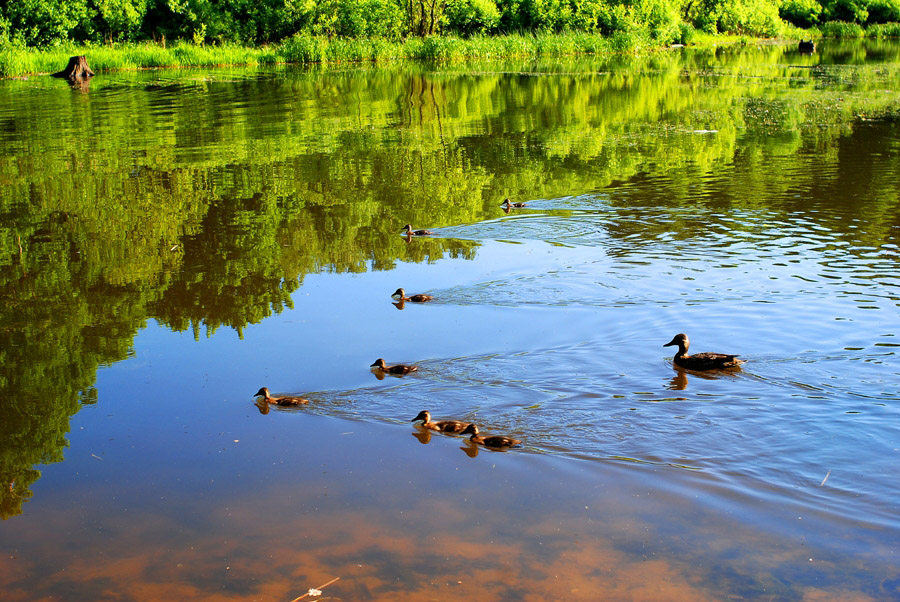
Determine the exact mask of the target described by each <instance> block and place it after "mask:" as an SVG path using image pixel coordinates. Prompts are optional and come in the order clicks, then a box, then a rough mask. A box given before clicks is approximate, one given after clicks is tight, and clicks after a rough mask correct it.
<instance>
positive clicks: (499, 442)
mask: <svg viewBox="0 0 900 602" xmlns="http://www.w3.org/2000/svg"><path fill="white" fill-rule="evenodd" d="M460 434H461V435H470V437H469V440H470V441H471V442H472V443H480V444H481V445H483V446H485V447H492V448H494V449H502V448H504V447H513V446H514V445H519V444H520V443H522V442H521V441H519V440H518V439H513V438H512V437H504V436H503V435H491V436H490V437H482V436H481V435H479V434H478V426H476V425H475V423H474V422H473V423H472V424H470V425H469V426H467V427H466V428H465V429H463V431H462V432H461V433H460Z"/></svg>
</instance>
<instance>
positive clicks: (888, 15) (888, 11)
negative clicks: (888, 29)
mask: <svg viewBox="0 0 900 602" xmlns="http://www.w3.org/2000/svg"><path fill="white" fill-rule="evenodd" d="M867 8H868V10H869V18H868V19H867V20H866V23H894V22H897V21H900V0H869V5H868V7H867Z"/></svg>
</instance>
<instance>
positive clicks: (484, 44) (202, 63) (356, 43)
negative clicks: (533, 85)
mask: <svg viewBox="0 0 900 602" xmlns="http://www.w3.org/2000/svg"><path fill="white" fill-rule="evenodd" d="M673 35H674V37H675V41H677V42H681V43H687V44H691V45H696V46H711V45H725V44H733V43H742V42H743V43H747V40H746V39H740V38H735V37H734V36H721V35H710V34H706V33H703V32H701V31H698V30H695V29H693V28H692V27H690V26H688V25H684V26H682V27H681V28H680V29H679V30H678V32H675V33H674V34H673ZM863 36H868V37H875V38H885V37H900V23H886V24H882V25H872V26H871V27H869V28H868V29H867V30H866V29H863V28H862V26H860V25H858V24H855V23H841V22H830V23H825V24H824V25H822V26H821V28H820V29H809V30H802V29H796V28H791V27H787V28H786V30H785V37H786V38H807V37H809V38H814V37H831V38H846V37H863ZM669 39H671V37H670V38H669ZM662 46H665V44H664V43H663V42H662V41H661V40H655V39H653V38H652V37H651V36H650V34H649V33H648V32H646V31H619V32H616V33H614V34H612V35H611V36H603V35H600V34H596V33H586V32H563V33H558V34H554V33H537V34H529V33H523V34H509V35H500V36H473V37H470V38H459V37H455V36H433V37H427V38H408V39H406V40H402V41H391V40H387V39H382V38H328V37H324V36H312V35H306V34H297V35H295V36H293V37H291V38H288V39H286V40H284V41H282V42H281V43H279V44H275V45H272V46H264V47H261V48H248V47H243V46H235V45H205V46H204V45H196V44H190V43H186V42H182V43H178V44H174V45H171V46H166V45H164V44H157V43H143V44H113V45H97V46H76V45H74V44H70V45H61V46H57V47H53V48H48V49H43V50H34V49H27V48H13V47H8V48H4V49H0V77H12V76H18V75H26V74H39V73H54V72H57V71H60V70H62V69H63V68H64V67H65V66H66V64H67V63H68V60H69V57H70V56H75V55H81V54H83V55H86V56H87V57H88V64H89V65H90V67H91V68H92V69H93V70H94V71H105V70H127V69H143V68H154V67H216V66H224V65H247V66H254V65H260V64H273V63H343V62H384V61H393V60H404V59H405V60H425V61H464V60H471V59H493V58H512V57H528V56H534V57H561V56H570V55H578V54H612V53H636V52H646V51H650V50H654V49H657V48H661V47H662Z"/></svg>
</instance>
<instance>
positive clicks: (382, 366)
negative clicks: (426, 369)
mask: <svg viewBox="0 0 900 602" xmlns="http://www.w3.org/2000/svg"><path fill="white" fill-rule="evenodd" d="M369 367H370V368H375V369H376V370H380V371H381V372H386V373H387V374H393V375H395V376H403V375H404V374H409V373H410V372H415V371H416V370H418V369H419V367H418V366H407V365H405V364H395V365H393V366H388V365H387V364H386V363H384V360H383V359H381V358H378V359H377V360H375V361H374V362H373V363H372V365H371V366H369Z"/></svg>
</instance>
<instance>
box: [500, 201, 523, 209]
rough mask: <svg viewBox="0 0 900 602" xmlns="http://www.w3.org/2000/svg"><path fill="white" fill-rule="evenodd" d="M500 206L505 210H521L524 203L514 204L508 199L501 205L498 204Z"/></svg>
mask: <svg viewBox="0 0 900 602" xmlns="http://www.w3.org/2000/svg"><path fill="white" fill-rule="evenodd" d="M500 206H501V207H506V208H507V209H509V208H510V207H516V208H517V209H521V208H522V207H524V206H525V203H514V202H512V201H511V200H509V199H504V201H503V202H502V203H500Z"/></svg>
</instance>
